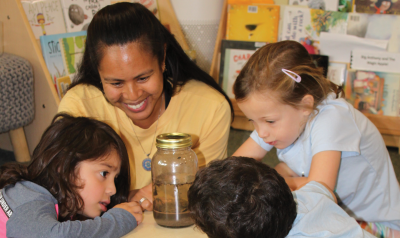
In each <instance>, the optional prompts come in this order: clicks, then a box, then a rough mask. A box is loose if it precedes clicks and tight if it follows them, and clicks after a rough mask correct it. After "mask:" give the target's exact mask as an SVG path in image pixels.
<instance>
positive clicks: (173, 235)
mask: <svg viewBox="0 0 400 238" xmlns="http://www.w3.org/2000/svg"><path fill="white" fill-rule="evenodd" d="M123 237H124V238H137V237H163V238H164V237H165V238H181V237H190V238H207V235H206V234H205V233H203V232H201V231H200V230H199V229H198V228H195V226H194V225H192V226H189V227H185V228H166V227H162V226H159V225H157V223H156V222H155V220H154V217H153V212H149V211H145V212H144V213H143V222H142V223H141V224H140V225H139V226H137V227H136V228H135V229H133V231H131V232H129V233H128V234H126V235H125V236H123Z"/></svg>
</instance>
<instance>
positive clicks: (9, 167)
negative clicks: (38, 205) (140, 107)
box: [0, 114, 131, 221]
mask: <svg viewBox="0 0 400 238" xmlns="http://www.w3.org/2000/svg"><path fill="white" fill-rule="evenodd" d="M113 150H115V151H116V152H117V154H118V155H119V158H120V160H121V170H120V173H119V175H118V177H117V178H116V179H115V187H116V190H117V192H116V194H114V195H113V196H112V197H111V203H110V204H109V205H108V207H107V208H108V209H110V208H112V207H113V206H115V205H116V204H119V203H121V202H126V201H127V200H128V195H129V188H130V181H131V180H130V172H129V158H128V154H127V151H126V147H125V144H124V142H123V141H122V140H121V138H120V137H119V135H118V134H117V133H116V132H115V131H114V130H113V129H112V128H111V127H110V126H108V125H107V124H105V123H103V122H100V121H97V120H94V119H90V118H86V117H72V116H70V115H68V114H57V115H56V116H55V117H54V118H53V121H52V123H51V125H50V126H49V127H48V128H47V129H46V131H45V132H44V134H43V135H42V138H41V139H40V142H39V144H38V145H37V147H36V148H35V150H34V152H33V155H32V162H31V163H30V165H29V166H24V165H20V164H6V165H3V166H2V167H0V188H4V187H5V186H7V185H9V184H15V183H16V182H18V181H22V180H26V181H31V182H33V183H36V184H38V185H40V186H42V187H44V188H46V189H47V190H48V191H49V192H50V193H51V194H52V195H53V196H54V197H55V198H56V199H57V201H58V206H59V209H60V210H59V217H58V220H59V221H65V220H73V219H81V217H80V216H79V215H78V212H79V211H80V210H82V208H83V206H84V203H83V200H82V198H81V196H80V195H79V193H78V189H79V188H81V187H79V186H78V185H77V184H78V180H79V177H78V172H79V170H78V169H77V168H78V165H79V163H80V162H82V161H95V160H98V159H101V158H104V156H106V155H108V154H109V153H111V152H112V151H113Z"/></svg>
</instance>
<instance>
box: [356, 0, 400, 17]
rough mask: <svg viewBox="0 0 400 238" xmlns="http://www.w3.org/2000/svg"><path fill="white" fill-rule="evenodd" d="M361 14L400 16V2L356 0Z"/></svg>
mask: <svg viewBox="0 0 400 238" xmlns="http://www.w3.org/2000/svg"><path fill="white" fill-rule="evenodd" d="M354 8H355V11H356V12H359V13H371V14H395V15H400V1H396V0H354Z"/></svg>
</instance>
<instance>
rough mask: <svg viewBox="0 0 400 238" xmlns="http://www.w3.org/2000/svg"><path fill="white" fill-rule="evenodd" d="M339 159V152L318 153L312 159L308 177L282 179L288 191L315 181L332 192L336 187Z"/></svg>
mask: <svg viewBox="0 0 400 238" xmlns="http://www.w3.org/2000/svg"><path fill="white" fill-rule="evenodd" d="M340 158H341V152H340V151H322V152H319V153H317V154H315V155H314V156H313V158H312V161H311V167H310V173H309V174H308V177H284V178H285V180H286V183H287V184H288V185H289V187H290V189H292V190H297V189H299V188H301V187H302V186H304V185H305V184H307V183H308V182H310V181H317V182H319V183H321V184H323V185H325V186H326V187H328V188H329V189H330V190H332V191H333V190H334V189H335V186H336V179H337V174H338V171H339V166H340Z"/></svg>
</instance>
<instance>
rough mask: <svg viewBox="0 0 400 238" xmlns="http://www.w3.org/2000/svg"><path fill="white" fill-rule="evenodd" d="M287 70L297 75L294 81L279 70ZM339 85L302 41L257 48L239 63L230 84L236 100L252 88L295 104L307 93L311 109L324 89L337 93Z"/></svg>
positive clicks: (318, 102) (247, 94)
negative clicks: (242, 63)
mask: <svg viewBox="0 0 400 238" xmlns="http://www.w3.org/2000/svg"><path fill="white" fill-rule="evenodd" d="M282 69H287V70H290V71H292V72H294V73H296V74H298V75H300V77H301V82H299V83H298V82H296V81H294V80H293V79H292V78H291V77H289V76H288V75H286V74H285V73H283V72H282ZM340 91H341V88H340V87H338V86H337V85H335V84H333V83H331V82H330V81H329V80H328V79H327V78H325V76H324V74H323V69H322V68H317V67H316V65H315V63H314V62H313V60H312V58H311V56H310V55H309V54H308V52H307V50H306V49H305V48H304V46H303V45H301V44H300V43H298V42H296V41H280V42H277V43H270V44H267V45H265V46H263V47H261V48H260V49H258V50H257V51H256V52H255V53H254V54H253V55H252V56H251V57H250V59H249V61H248V62H247V63H246V65H245V66H244V67H243V69H242V71H241V72H240V74H239V76H238V77H237V79H236V81H235V83H234V85H233V92H234V94H235V98H236V100H237V101H243V100H246V99H247V98H248V96H249V95H250V94H252V93H255V92H261V93H263V92H265V93H268V92H274V95H279V97H278V98H275V99H276V100H278V101H279V102H281V103H283V104H287V105H291V106H293V107H294V108H299V107H300V105H301V100H302V99H303V97H304V96H305V95H307V94H309V95H311V96H313V97H314V105H313V109H314V110H316V108H317V106H318V105H319V104H320V103H321V102H322V101H323V100H324V99H325V98H326V97H327V95H328V93H330V92H334V93H336V95H338V94H339V93H340Z"/></svg>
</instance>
